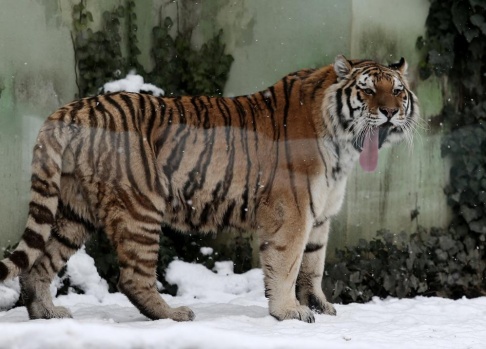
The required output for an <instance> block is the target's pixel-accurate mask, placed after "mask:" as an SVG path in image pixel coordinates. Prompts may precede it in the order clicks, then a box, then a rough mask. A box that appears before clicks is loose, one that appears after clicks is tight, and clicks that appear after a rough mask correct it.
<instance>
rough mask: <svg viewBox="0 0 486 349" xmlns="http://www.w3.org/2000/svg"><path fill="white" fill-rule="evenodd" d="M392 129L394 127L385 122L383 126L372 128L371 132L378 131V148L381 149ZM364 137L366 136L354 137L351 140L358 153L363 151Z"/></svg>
mask: <svg viewBox="0 0 486 349" xmlns="http://www.w3.org/2000/svg"><path fill="white" fill-rule="evenodd" d="M394 127H396V126H394V125H393V124H392V123H390V122H386V123H385V124H383V125H380V126H378V127H374V128H373V129H372V130H371V132H376V129H378V148H381V147H382V145H383V143H385V141H386V139H387V138H388V135H389V134H390V131H391V130H392V128H394ZM366 135H367V134H364V135H360V136H359V137H355V138H354V139H353V145H354V148H355V149H356V150H357V151H359V152H361V151H362V150H363V147H364V142H365V138H366Z"/></svg>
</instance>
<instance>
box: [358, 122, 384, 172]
mask: <svg viewBox="0 0 486 349" xmlns="http://www.w3.org/2000/svg"><path fill="white" fill-rule="evenodd" d="M378 133H379V132H378V130H371V132H368V133H367V134H366V136H365V140H364V143H363V150H362V151H361V154H360V156H359V164H360V165H361V168H362V169H363V170H364V171H366V172H373V171H374V170H375V169H376V166H377V165H378Z"/></svg>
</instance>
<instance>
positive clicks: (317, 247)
mask: <svg viewBox="0 0 486 349" xmlns="http://www.w3.org/2000/svg"><path fill="white" fill-rule="evenodd" d="M323 247H324V245H322V244H316V243H313V242H309V243H308V244H307V245H306V246H305V250H304V253H312V252H316V251H319V250H320V249H321V248H323Z"/></svg>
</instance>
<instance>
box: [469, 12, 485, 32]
mask: <svg viewBox="0 0 486 349" xmlns="http://www.w3.org/2000/svg"><path fill="white" fill-rule="evenodd" d="M470 20H471V23H472V24H474V25H475V26H476V27H478V28H479V29H481V31H482V32H483V34H486V21H485V20H484V16H483V15H481V14H479V13H476V14H475V15H472V16H471V18H470Z"/></svg>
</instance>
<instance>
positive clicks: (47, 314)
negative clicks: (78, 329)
mask: <svg viewBox="0 0 486 349" xmlns="http://www.w3.org/2000/svg"><path fill="white" fill-rule="evenodd" d="M32 308H34V307H31V309H29V310H30V311H29V318H30V319H31V320H35V319H72V317H73V316H72V315H71V312H70V311H69V310H68V309H67V308H64V307H53V308H49V309H47V308H43V307H42V308H41V309H32Z"/></svg>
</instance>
